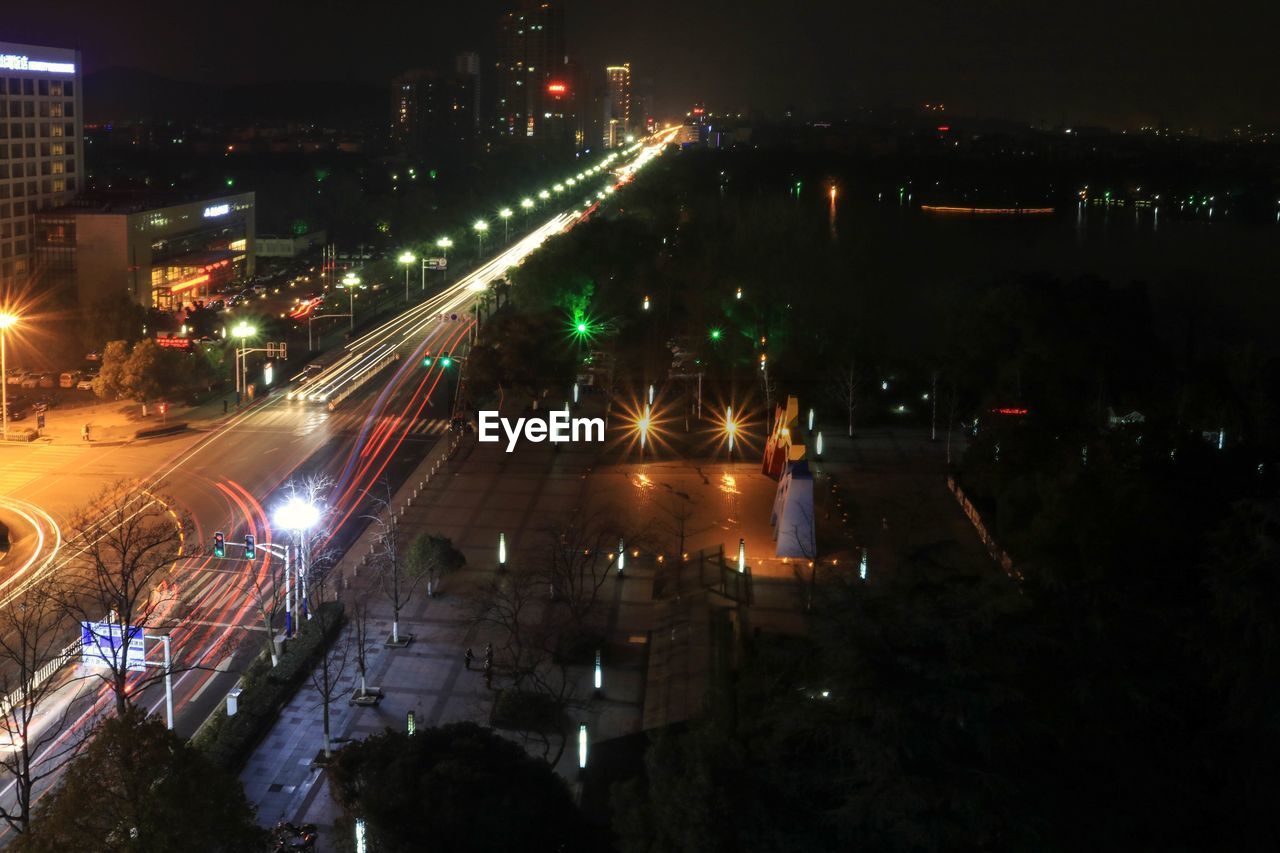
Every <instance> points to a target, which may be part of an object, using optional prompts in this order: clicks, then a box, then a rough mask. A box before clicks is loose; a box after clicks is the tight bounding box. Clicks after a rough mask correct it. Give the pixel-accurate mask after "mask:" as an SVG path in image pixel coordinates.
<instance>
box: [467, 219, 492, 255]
mask: <svg viewBox="0 0 1280 853" xmlns="http://www.w3.org/2000/svg"><path fill="white" fill-rule="evenodd" d="M471 227H472V228H474V229H475V232H476V240H477V241H478V242H479V249H477V254H476V258H477V260H478V259H479V257H480V256H481V255H483V254H484V232H486V231H488V230H489V223H488V222H485V221H484V220H483V219H477V220H476V222H475V224H474V225H472V226H471Z"/></svg>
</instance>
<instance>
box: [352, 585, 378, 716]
mask: <svg viewBox="0 0 1280 853" xmlns="http://www.w3.org/2000/svg"><path fill="white" fill-rule="evenodd" d="M349 604H350V620H349V621H350V625H351V628H350V630H351V645H352V650H353V652H354V653H355V658H356V671H357V672H358V673H359V674H360V687H359V688H358V689H357V690H356V691H355V693H354V694H353V695H352V699H353V701H355V702H356V703H358V704H376V703H377V702H378V700H379V699H381V698H382V690H380V689H379V688H376V687H375V688H373V689H372V690H370V689H369V679H368V675H369V651H370V649H371V648H372V645H371V644H370V642H369V630H370V628H371V627H372V618H371V614H370V611H369V590H368V589H367V588H364V587H361V588H359V589H358V590H356V591H355V594H354V595H352V596H351V597H350V600H349Z"/></svg>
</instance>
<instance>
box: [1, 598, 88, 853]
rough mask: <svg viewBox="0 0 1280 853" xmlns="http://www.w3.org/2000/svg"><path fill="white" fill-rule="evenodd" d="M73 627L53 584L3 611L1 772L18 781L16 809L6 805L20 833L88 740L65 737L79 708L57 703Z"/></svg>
mask: <svg viewBox="0 0 1280 853" xmlns="http://www.w3.org/2000/svg"><path fill="white" fill-rule="evenodd" d="M72 627H73V626H72V625H71V624H70V620H69V619H68V618H67V616H66V612H65V610H64V609H63V608H61V607H60V606H59V604H58V596H57V595H55V590H54V589H53V588H52V584H51V581H49V580H42V581H38V582H36V583H35V584H33V585H31V586H29V587H27V588H26V589H24V590H23V591H22V592H21V593H20V594H19V595H18V597H17V598H16V599H15V600H14V601H13V602H11V603H10V604H9V605H8V606H7V607H5V608H3V609H0V692H2V695H0V739H3V743H0V768H3V769H4V771H5V772H6V773H8V774H9V775H10V776H12V777H13V804H12V805H8V804H7V803H5V804H3V805H0V818H3V819H4V820H5V821H6V822H7V823H8V824H9V826H10V828H12V829H13V830H14V831H15V832H19V833H22V832H26V831H27V829H28V828H29V826H30V823H31V804H32V800H33V792H34V791H35V788H36V786H37V785H40V784H41V783H42V782H44V781H45V780H46V779H49V778H50V777H52V776H54V775H55V774H57V773H58V771H60V770H61V769H62V767H63V766H64V765H65V764H66V763H67V762H68V761H70V760H71V759H72V758H74V757H75V754H76V752H77V751H78V749H79V747H80V746H81V744H83V743H84V739H83V738H81V737H76V736H74V735H73V736H70V737H65V738H64V737H63V736H64V735H65V734H67V732H68V728H69V727H70V724H71V720H72V709H73V708H74V707H75V703H74V702H55V701H54V698H55V697H54V694H55V693H57V692H58V691H59V690H60V689H62V688H63V687H65V686H66V685H65V682H63V681H61V680H59V679H57V678H54V677H52V676H53V672H50V669H52V670H54V671H56V670H57V669H58V667H59V662H61V661H62V658H63V651H64V649H63V646H64V645H65V644H66V643H67V640H68V637H69V635H70V634H71V629H72Z"/></svg>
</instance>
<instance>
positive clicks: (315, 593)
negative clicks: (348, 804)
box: [306, 575, 355, 761]
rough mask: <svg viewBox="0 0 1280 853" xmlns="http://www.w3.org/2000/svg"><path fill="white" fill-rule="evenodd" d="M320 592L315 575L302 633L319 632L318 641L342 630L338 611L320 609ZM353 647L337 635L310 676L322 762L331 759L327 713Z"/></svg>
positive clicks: (321, 587)
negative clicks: (316, 698)
mask: <svg viewBox="0 0 1280 853" xmlns="http://www.w3.org/2000/svg"><path fill="white" fill-rule="evenodd" d="M324 590H325V578H324V576H323V575H319V576H317V577H316V579H315V582H314V583H313V584H311V587H310V590H309V592H310V594H311V596H312V606H311V613H312V617H313V618H312V619H311V621H310V622H309V623H308V624H307V627H306V630H310V631H319V632H320V634H321V636H322V637H328V636H330V635H332V634H333V633H334V632H337V631H341V630H342V628H341V625H342V619H343V615H342V609H341V608H338V607H333V608H328V607H325V606H323V605H324ZM354 646H355V643H354V642H353V638H352V636H351V635H350V634H349V633H346V632H343V633H342V634H341V635H339V636H336V637H335V638H334V640H333V643H332V644H331V645H330V646H329V647H328V648H327V649H325V652H324V654H323V655H322V656H321V657H320V663H319V664H318V665H317V666H316V668H315V669H314V670H312V672H311V686H312V687H314V688H315V689H316V692H317V693H319V694H320V702H319V703H318V704H317V705H316V707H318V708H320V709H321V717H322V721H323V727H324V757H325V760H326V761H327V760H328V759H329V758H331V757H332V756H333V728H332V715H331V710H332V707H333V703H334V701H335V700H336V699H337V698H338V697H339V695H340V693H341V692H342V685H341V682H342V678H343V676H345V675H346V674H347V670H348V668H349V667H350V666H351V663H352V660H351V658H352V652H353V650H354Z"/></svg>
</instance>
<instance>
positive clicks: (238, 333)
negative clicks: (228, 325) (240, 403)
mask: <svg viewBox="0 0 1280 853" xmlns="http://www.w3.org/2000/svg"><path fill="white" fill-rule="evenodd" d="M257 333H258V330H257V329H255V328H254V327H253V326H250V325H249V324H248V323H240V324H238V325H237V326H236V327H235V328H233V329H232V330H231V335H232V337H236V338H239V339H240V347H239V349H237V350H236V361H238V362H239V363H240V370H239V372H238V373H237V374H236V378H237V380H238V382H237V385H236V391H238V392H240V394H241V395H242V398H243V397H247V396H248V395H249V383H248V379H247V374H248V367H247V365H246V362H247V361H248V360H249V358H248V356H249V354H248V353H247V352H245V349H246V347H245V339H246V338H251V337H253V336H254V335H256V334H257Z"/></svg>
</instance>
